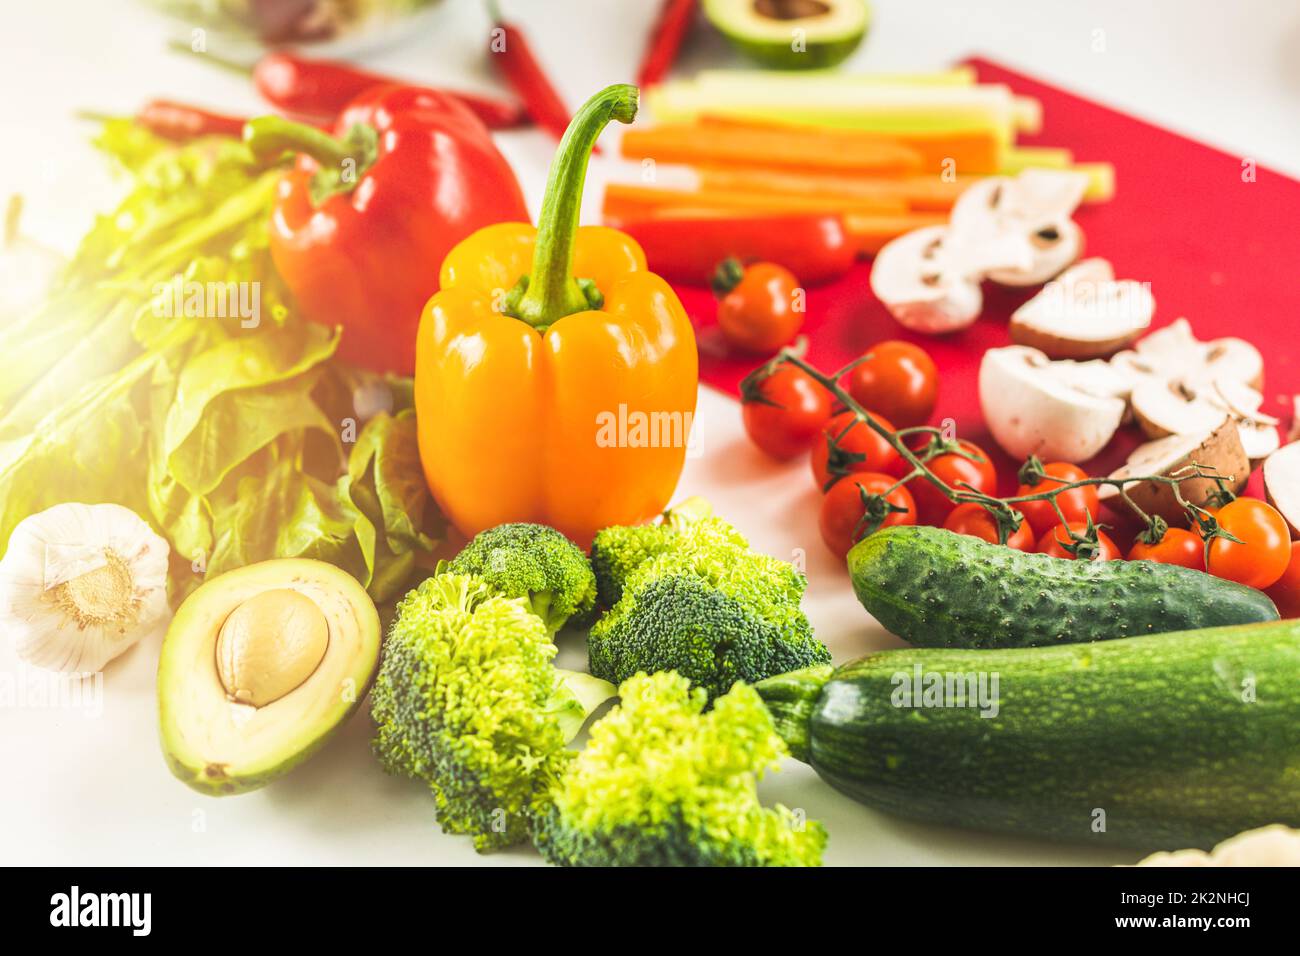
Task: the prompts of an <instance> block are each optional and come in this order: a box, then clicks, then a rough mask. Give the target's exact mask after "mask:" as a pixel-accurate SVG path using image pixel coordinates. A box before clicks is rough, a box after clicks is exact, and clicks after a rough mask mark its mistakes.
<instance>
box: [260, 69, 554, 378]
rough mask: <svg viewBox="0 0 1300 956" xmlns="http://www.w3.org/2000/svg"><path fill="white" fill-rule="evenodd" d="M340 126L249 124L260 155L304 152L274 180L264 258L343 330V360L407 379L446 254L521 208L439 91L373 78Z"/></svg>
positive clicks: (510, 183) (472, 124) (481, 139)
mask: <svg viewBox="0 0 1300 956" xmlns="http://www.w3.org/2000/svg"><path fill="white" fill-rule="evenodd" d="M334 133H335V135H333V136H331V135H330V134H328V133H326V132H324V131H322V130H318V129H315V128H313V127H310V126H306V125H303V124H301V123H294V122H291V121H289V120H286V119H284V118H283V117H279V116H261V117H258V118H256V119H252V120H249V122H248V126H247V127H246V128H245V140H246V141H247V142H248V144H249V146H250V148H252V150H253V152H254V154H255V155H258V156H263V157H278V156H281V155H283V153H284V152H285V151H295V152H298V153H299V159H298V163H297V166H296V167H295V168H294V169H292V170H290V171H289V172H286V173H285V174H284V177H283V179H282V180H281V182H280V186H279V192H278V194H277V197H276V203H275V211H274V213H273V215H272V217H271V257H272V259H274V261H275V266H276V269H277V271H278V272H279V273H280V275H282V276H283V277H284V280H285V282H286V283H287V284H288V285H289V288H290V289H291V290H292V291H293V294H294V297H295V298H296V299H297V301H298V304H299V306H300V307H301V308H302V311H303V314H304V315H306V316H307V318H309V319H311V320H313V321H316V322H320V323H323V324H325V325H329V326H336V325H341V326H342V327H343V338H342V340H341V341H340V343H339V354H340V355H341V356H343V357H344V358H346V359H348V360H349V361H351V362H354V363H356V364H358V365H362V366H365V367H366V368H370V369H373V370H375V371H379V372H396V373H398V374H400V375H410V374H411V373H412V372H414V370H415V331H416V327H417V326H418V324H419V322H420V312H421V310H422V309H423V307H424V304H425V302H427V301H428V299H429V297H430V296H432V295H433V293H434V292H437V291H438V269H439V266H440V265H441V264H442V260H443V259H444V258H445V257H446V255H447V253H448V252H449V251H450V250H451V248H452V247H453V246H455V245H456V244H457V243H459V242H460V241H461V240H462V239H464V238H465V237H466V236H468V235H470V233H472V232H475V231H476V230H478V229H480V228H482V227H483V226H487V225H491V224H493V223H498V222H512V221H517V222H527V221H528V208H527V206H526V205H525V204H524V197H523V193H522V192H521V191H520V189H519V183H518V182H517V181H516V180H515V175H514V173H513V172H512V171H511V169H510V165H509V164H508V163H507V162H506V160H505V157H504V156H502V155H501V153H500V152H498V151H497V148H496V146H495V145H494V144H493V142H492V137H491V136H489V135H488V132H487V130H486V129H484V128H483V124H482V123H480V122H479V121H478V120H477V119H475V118H474V116H473V115H472V114H471V113H470V112H469V110H468V109H466V108H465V106H464V104H462V103H461V102H459V101H458V100H457V99H455V98H454V97H452V96H449V95H447V94H443V93H438V92H435V91H433V90H426V89H421V88H419V87H410V86H382V87H374V88H372V89H370V90H368V91H367V92H365V93H363V94H361V96H359V97H358V98H357V99H355V100H354V101H353V102H352V103H351V104H350V105H349V106H348V107H347V108H346V109H345V110H343V112H342V113H340V114H339V118H338V120H337V121H336V123H335V125H334Z"/></svg>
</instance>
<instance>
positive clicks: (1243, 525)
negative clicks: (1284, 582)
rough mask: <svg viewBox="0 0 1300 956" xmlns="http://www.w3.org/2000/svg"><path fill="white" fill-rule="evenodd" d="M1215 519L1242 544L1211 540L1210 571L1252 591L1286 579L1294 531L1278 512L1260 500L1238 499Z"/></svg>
mask: <svg viewBox="0 0 1300 956" xmlns="http://www.w3.org/2000/svg"><path fill="white" fill-rule="evenodd" d="M1214 516H1215V518H1217V519H1218V522H1219V527H1221V528H1222V529H1223V530H1224V531H1227V532H1228V533H1229V534H1231V535H1232V536H1233V537H1236V538H1239V539H1240V540H1241V543H1240V544H1238V543H1237V542H1236V541H1229V540H1228V539H1227V538H1215V539H1214V540H1213V541H1211V542H1210V555H1209V559H1208V561H1207V564H1206V570H1208V571H1209V572H1210V573H1211V574H1213V575H1217V576H1218V577H1221V578H1227V579H1228V580H1229V581H1236V582H1237V583H1238V584H1245V585H1248V586H1250V587H1252V588H1267V587H1269V586H1270V585H1272V584H1274V583H1275V582H1276V581H1277V580H1278V579H1279V578H1280V577H1282V575H1283V573H1284V572H1285V571H1286V569H1287V564H1288V562H1289V561H1290V560H1291V529H1290V528H1289V527H1287V523H1286V519H1285V518H1283V517H1282V516H1281V515H1280V514H1278V512H1277V509H1275V508H1274V507H1273V506H1272V505H1270V504H1268V503H1267V502H1263V501H1260V500H1259V499H1258V498H1238V499H1236V500H1235V501H1230V502H1228V504H1226V505H1224V506H1223V507H1222V508H1220V509H1219V510H1218V511H1217V512H1215V515H1214Z"/></svg>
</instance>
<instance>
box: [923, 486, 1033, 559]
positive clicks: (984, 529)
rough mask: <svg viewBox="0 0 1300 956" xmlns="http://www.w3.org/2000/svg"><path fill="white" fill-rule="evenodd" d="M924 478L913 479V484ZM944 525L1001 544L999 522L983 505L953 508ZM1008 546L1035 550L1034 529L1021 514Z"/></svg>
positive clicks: (968, 504) (1007, 543) (961, 505)
mask: <svg viewBox="0 0 1300 956" xmlns="http://www.w3.org/2000/svg"><path fill="white" fill-rule="evenodd" d="M920 480H922V479H919V478H916V479H913V481H912V484H915V483H916V482H917V481H920ZM943 526H944V527H945V528H947V529H948V530H949V531H953V532H956V533H957V534H969V535H973V536H974V537H976V538H981V539H983V540H985V541H988V542H989V543H990V544H1000V543H1002V542H1000V541H999V540H998V522H997V519H996V518H994V517H993V514H992V513H991V512H990V511H989V510H988V509H987V508H985V507H984V506H983V505H980V504H976V503H975V502H973V501H968V502H966V503H965V504H960V505H958V506H957V507H956V508H954V509H953V511H952V513H951V514H950V515H948V517H947V518H945V519H944V522H943ZM1005 543H1006V546H1007V547H1008V548H1015V549H1016V550H1017V551H1033V550H1034V545H1035V544H1036V540H1035V538H1034V529H1033V528H1031V527H1030V526H1029V522H1028V521H1026V520H1025V519H1024V516H1023V515H1021V520H1020V524H1019V526H1018V527H1017V528H1016V530H1015V531H1013V532H1011V534H1010V535H1009V536H1008V537H1007V540H1006V542H1005Z"/></svg>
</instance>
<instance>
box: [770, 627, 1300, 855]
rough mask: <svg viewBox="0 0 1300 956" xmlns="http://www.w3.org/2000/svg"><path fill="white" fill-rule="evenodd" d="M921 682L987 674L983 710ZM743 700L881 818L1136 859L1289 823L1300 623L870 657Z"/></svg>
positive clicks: (1299, 720) (1295, 771) (785, 679)
mask: <svg viewBox="0 0 1300 956" xmlns="http://www.w3.org/2000/svg"><path fill="white" fill-rule="evenodd" d="M918 668H919V669H920V670H919V674H920V675H921V676H920V677H919V678H918V677H917V674H918V670H917V669H918ZM934 674H939V675H944V680H945V687H946V686H947V675H960V676H961V677H963V678H964V679H965V680H966V682H967V683H966V685H965V686H966V687H967V688H968V689H969V688H970V687H972V686H977V685H973V684H971V683H970V681H971V680H972V678H974V680H976V681H977V680H978V675H981V674H983V675H985V677H986V685H985V686H986V688H987V689H989V690H990V691H991V690H992V689H993V686H994V685H993V680H992V678H993V676H994V675H997V678H998V679H997V685H996V695H993V694H990V695H989V697H988V698H986V699H985V701H984V702H983V703H984V705H985V706H984V707H983V712H985V713H991V712H992V711H993V710H994V709H995V710H996V714H995V715H994V716H981V709H980V702H979V701H974V704H975V706H957V705H956V703H957V697H956V695H955V694H952V695H947V694H946V692H945V698H944V701H942V702H946V703H948V704H949V705H950V706H934V704H935V701H934V700H933V699H930V700H928V701H927V699H926V696H925V693H924V692H923V693H922V694H921V695H920V696H919V697H913V699H911V700H909V699H907V698H906V697H905V696H904V691H903V690H902V688H903V687H904V686H906V687H907V688H908V691H907V693H908V694H910V693H911V691H912V690H913V689H914V688H915V686H916V684H917V681H918V679H919V681H920V682H921V686H922V688H924V687H925V686H926V684H927V683H928V682H929V681H934V680H936V678H933V677H930V678H927V677H926V676H925V675H934ZM755 686H756V687H757V689H758V692H759V694H760V695H761V696H762V697H763V699H764V702H765V703H766V704H767V707H768V709H769V710H770V711H771V712H772V714H773V717H774V719H775V722H776V726H777V728H778V731H779V732H780V733H781V734H782V736H784V737H785V738H786V741H787V743H788V744H789V746H790V750H791V752H792V753H793V754H795V755H796V756H799V757H800V758H801V759H804V760H806V761H807V762H808V763H810V764H811V765H812V766H813V767H814V768H815V769H816V771H817V772H818V774H819V775H820V776H821V777H822V778H823V779H824V780H826V781H827V782H828V783H830V784H831V785H832V786H833V787H835V788H836V789H837V790H840V791H842V792H844V793H846V794H848V795H849V796H850V797H852V798H854V799H855V800H858V801H859V802H861V803H864V804H866V805H867V806H870V807H875V808H877V809H880V810H884V811H887V812H889V813H895V814H900V815H902V816H906V817H912V818H916V819H920V820H926V821H930V822H934V823H943V824H954V825H958V826H964V827H974V828H977V829H984V830H1001V831H1008V832H1012V833H1019V834H1024V835H1032V836H1039V837H1045V838H1049V839H1055V840H1069V841H1075V840H1077V841H1084V842H1093V843H1097V844H1109V845H1115V846H1127V847H1136V848H1141V849H1179V848H1183V847H1201V848H1205V849H1208V848H1209V847H1211V846H1213V845H1214V844H1216V843H1218V842H1219V841H1221V840H1223V839H1226V838H1227V837H1229V836H1232V835H1233V834H1235V833H1239V832H1241V831H1242V830H1249V829H1251V828H1253V827H1259V826H1264V825H1266V824H1270V823H1285V824H1287V825H1288V826H1293V827H1294V826H1300V621H1280V622H1274V623H1270V624H1252V625H1245V626H1239V627H1226V628H1213V629H1207V630H1201V631H1187V632H1180V633H1173V634H1158V635H1154V636H1151V637H1134V638H1127V639H1123V640H1115V641H1103V642H1099V643H1096V644H1066V645H1061V646H1059V647H1038V648H1018V649H1011V650H994V651H972V650H945V649H938V650H917V649H906V650H895V651H882V652H880V653H877V654H873V655H871V656H869V657H865V658H863V659H861V660H858V661H854V662H853V663H850V664H846V665H844V666H842V667H840V668H839V669H837V670H836V671H835V672H834V673H833V674H830V675H829V676H828V675H827V673H826V671H825V669H818V668H809V669H808V670H805V671H796V672H794V673H792V674H784V675H781V676H779V677H773V678H769V679H768V680H765V681H761V682H759V683H758V684H757V685H755ZM955 688H956V681H955V680H954V682H953V689H954V690H955ZM990 701H995V703H996V708H992V707H990V706H987V705H988V704H989V703H990ZM918 702H919V703H921V704H923V705H924V704H928V705H929V706H911V705H912V704H914V703H918ZM971 702H972V701H971V698H970V697H968V698H967V703H971Z"/></svg>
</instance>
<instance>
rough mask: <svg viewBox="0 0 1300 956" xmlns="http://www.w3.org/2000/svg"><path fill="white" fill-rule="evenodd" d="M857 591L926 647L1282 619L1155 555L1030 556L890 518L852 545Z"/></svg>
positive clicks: (1245, 594) (891, 624)
mask: <svg viewBox="0 0 1300 956" xmlns="http://www.w3.org/2000/svg"><path fill="white" fill-rule="evenodd" d="M848 566H849V574H850V576H851V578H852V580H853V590H854V592H855V593H856V594H857V596H858V600H859V601H860V602H861V604H862V606H863V607H864V608H866V609H867V611H868V612H869V613H870V614H871V615H872V616H873V617H875V618H876V620H878V621H879V622H880V623H881V624H882V625H883V626H884V627H885V628H886V629H888V630H889V631H890V632H891V633H893V634H895V635H897V636H898V637H901V638H902V639H903V640H905V641H907V642H908V643H909V644H912V645H914V646H916V647H956V648H994V647H1039V646H1044V645H1053V644H1070V643H1083V642H1088V641H1102V640H1109V639H1112V638H1121V637H1135V636H1138V635H1143V634H1159V633H1163V632H1167V631H1182V630H1193V629H1197V628H1205V627H1216V626H1221V625H1230V624H1249V623H1255V622H1263V621H1275V620H1277V619H1278V612H1277V608H1276V607H1275V606H1274V604H1273V602H1272V601H1271V600H1269V598H1268V596H1267V595H1265V594H1264V593H1263V592H1261V591H1257V590H1255V589H1254V588H1249V587H1246V586H1244V585H1241V584H1236V583H1234V582H1232V581H1225V580H1223V579H1222V578H1216V577H1213V576H1212V575H1209V574H1205V573H1203V572H1200V571H1193V570H1191V569H1189V568H1181V567H1176V566H1174V565H1167V564H1157V563H1155V562H1151V561H1072V560H1066V559H1062V558H1053V557H1051V556H1049V555H1045V554H1026V553H1024V552H1021V551H1016V550H1014V549H1012V548H1007V547H1003V546H1001V545H995V544H990V543H988V542H986V541H982V540H980V539H979V538H975V537H971V536H970V535H959V534H955V533H953V532H951V531H946V530H943V529H941V528H929V527H909V526H897V527H892V528H885V529H883V530H881V531H878V532H876V533H875V534H873V535H871V536H870V537H867V538H865V539H863V540H862V541H860V542H858V544H856V545H855V546H854V548H853V550H852V551H850V552H849V556H848Z"/></svg>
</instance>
